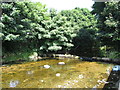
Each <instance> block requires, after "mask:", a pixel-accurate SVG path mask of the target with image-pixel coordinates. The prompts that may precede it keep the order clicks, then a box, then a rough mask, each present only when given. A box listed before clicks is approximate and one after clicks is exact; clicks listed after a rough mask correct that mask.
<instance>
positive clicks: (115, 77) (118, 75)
mask: <svg viewBox="0 0 120 90" xmlns="http://www.w3.org/2000/svg"><path fill="white" fill-rule="evenodd" d="M107 82H109V83H106V84H105V85H104V87H103V90H119V89H120V86H119V85H120V84H119V83H120V70H118V71H114V70H113V69H112V71H111V73H110V75H109V77H108V80H107Z"/></svg>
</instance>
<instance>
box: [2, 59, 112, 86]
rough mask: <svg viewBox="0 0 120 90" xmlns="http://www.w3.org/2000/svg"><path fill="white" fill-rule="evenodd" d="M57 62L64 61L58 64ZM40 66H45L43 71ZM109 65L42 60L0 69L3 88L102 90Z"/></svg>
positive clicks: (109, 69) (77, 61) (75, 60)
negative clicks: (98, 89)
mask: <svg viewBox="0 0 120 90" xmlns="http://www.w3.org/2000/svg"><path fill="white" fill-rule="evenodd" d="M59 62H65V64H63V65H59V64H58V63H59ZM44 65H49V66H50V67H49V68H45V67H44ZM112 66H113V65H112V64H105V63H98V62H85V61H80V60H78V59H64V60H55V59H52V60H44V61H38V62H27V63H24V64H14V65H11V66H3V67H0V69H1V68H2V87H3V88H103V86H104V85H105V82H101V83H100V82H99V81H102V80H103V79H104V81H107V79H108V76H109V74H110V71H111V68H112Z"/></svg>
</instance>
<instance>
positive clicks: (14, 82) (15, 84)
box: [10, 80, 19, 87]
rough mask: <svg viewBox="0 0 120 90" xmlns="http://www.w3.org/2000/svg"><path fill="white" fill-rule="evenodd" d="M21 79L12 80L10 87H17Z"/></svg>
mask: <svg viewBox="0 0 120 90" xmlns="http://www.w3.org/2000/svg"><path fill="white" fill-rule="evenodd" d="M18 83H19V81H18V80H11V81H10V87H16V86H17V85H18Z"/></svg>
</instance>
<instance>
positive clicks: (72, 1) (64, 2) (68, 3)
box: [31, 0, 94, 11]
mask: <svg viewBox="0 0 120 90" xmlns="http://www.w3.org/2000/svg"><path fill="white" fill-rule="evenodd" d="M31 1H32V2H41V3H42V4H46V7H47V8H54V9H56V10H58V11H60V10H69V9H74V8H75V7H80V8H88V9H89V10H92V8H91V7H92V5H93V4H94V1H92V0H31Z"/></svg>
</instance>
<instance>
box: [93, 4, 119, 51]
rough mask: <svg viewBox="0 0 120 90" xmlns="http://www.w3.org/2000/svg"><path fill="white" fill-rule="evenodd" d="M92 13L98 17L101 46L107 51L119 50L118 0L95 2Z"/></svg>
mask: <svg viewBox="0 0 120 90" xmlns="http://www.w3.org/2000/svg"><path fill="white" fill-rule="evenodd" d="M92 13H93V14H95V15H96V17H97V19H98V25H97V26H98V28H99V33H98V34H99V35H98V36H99V39H100V41H101V46H102V47H103V48H106V50H107V51H108V52H113V51H116V52H120V48H119V46H120V17H119V15H120V2H96V3H95V4H94V5H93V11H92Z"/></svg>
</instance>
